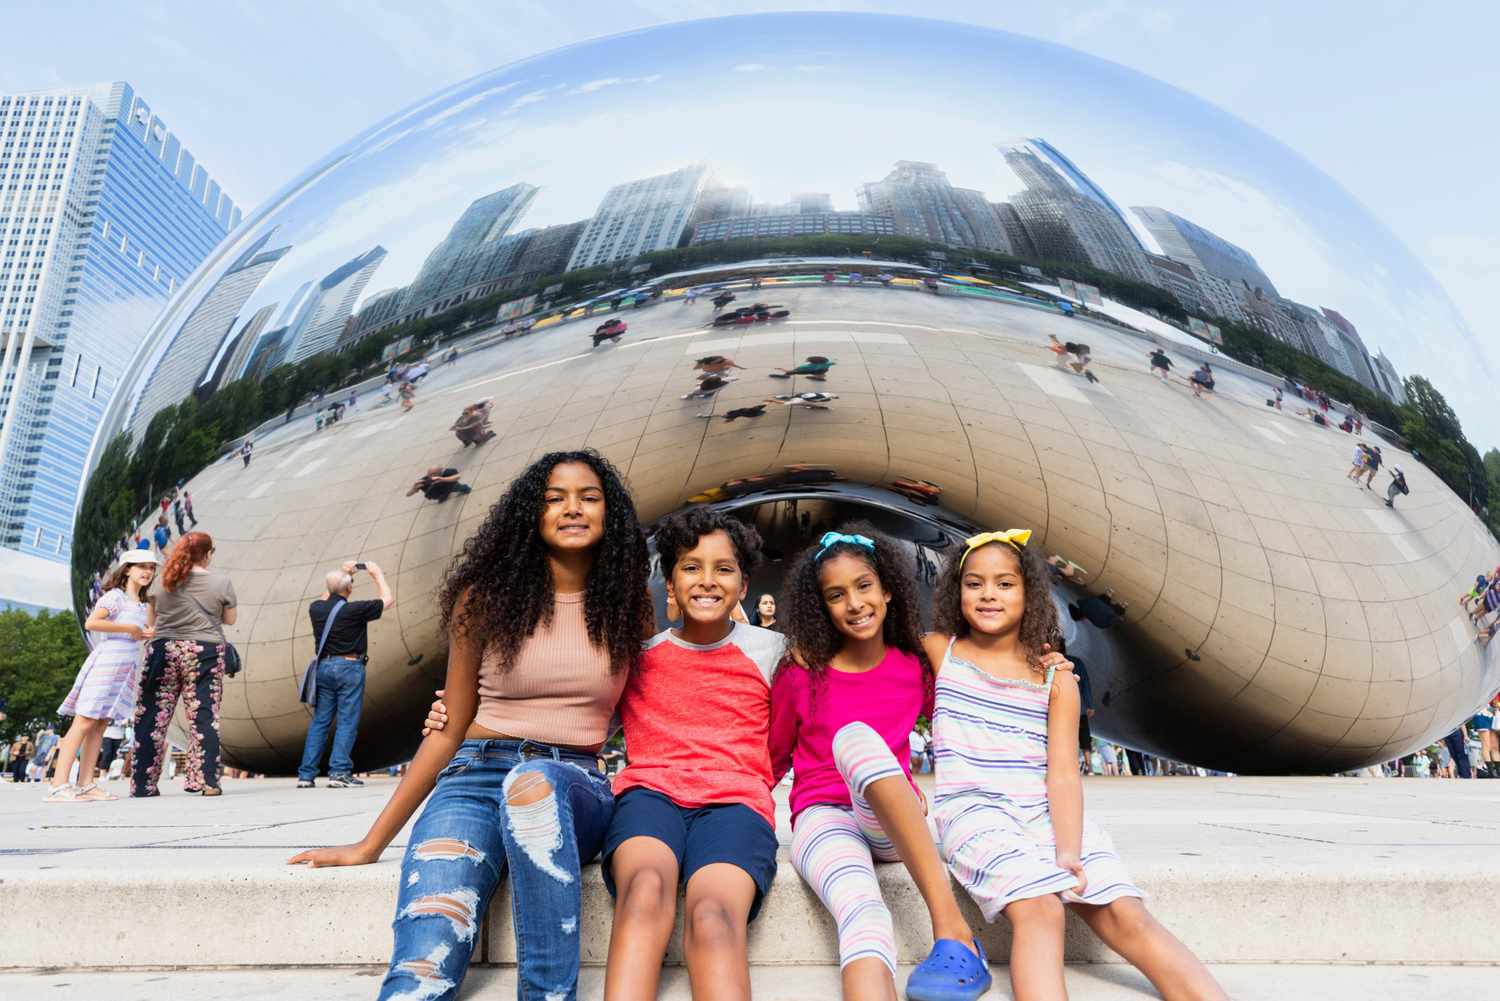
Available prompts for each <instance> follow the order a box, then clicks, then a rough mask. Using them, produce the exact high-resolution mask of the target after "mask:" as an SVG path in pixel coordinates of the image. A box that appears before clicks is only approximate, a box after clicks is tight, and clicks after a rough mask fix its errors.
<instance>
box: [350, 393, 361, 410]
mask: <svg viewBox="0 0 1500 1001" xmlns="http://www.w3.org/2000/svg"><path fill="white" fill-rule="evenodd" d="M358 405H359V391H358V390H355V389H351V390H349V409H350V410H353V409H354V408H355V407H356V406H358Z"/></svg>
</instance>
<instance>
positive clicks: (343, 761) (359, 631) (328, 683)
mask: <svg viewBox="0 0 1500 1001" xmlns="http://www.w3.org/2000/svg"><path fill="white" fill-rule="evenodd" d="M360 570H364V571H366V572H367V573H369V575H370V580H371V581H373V582H374V584H375V590H376V594H377V595H378V597H376V598H374V599H372V600H368V601H351V600H350V596H351V595H352V594H353V593H354V574H355V573H356V572H358V571H360ZM325 583H326V584H327V587H328V589H327V590H326V591H325V592H323V595H322V596H321V597H319V598H318V599H317V600H316V601H314V602H313V603H312V604H310V605H309V606H308V608H307V616H308V618H309V620H311V622H312V630H313V635H314V636H316V637H318V641H317V642H318V651H317V657H318V663H317V666H316V667H314V668H313V671H314V672H315V676H314V678H313V679H312V684H313V687H314V691H315V697H314V700H313V706H314V712H313V718H312V723H311V724H310V725H309V726H308V730H307V739H306V740H305V741H304V742H303V744H302V762H301V764H300V765H299V766H298V767H297V788H298V789H311V788H313V786H314V785H316V784H317V777H318V766H319V765H320V764H321V762H322V760H323V749H324V748H325V747H326V746H327V745H328V738H329V734H330V732H331V733H332V735H333V752H332V754H331V755H330V756H329V758H328V787H329V788H330V789H342V788H346V787H348V786H360V785H364V783H363V782H361V781H360V780H359V779H357V778H355V777H354V758H353V753H354V741H355V738H356V737H358V736H359V717H360V713H361V711H362V710H363V708H364V697H365V665H366V664H368V663H369V661H370V652H369V651H370V646H369V644H370V640H369V625H370V623H371V622H374V621H375V620H376V619H378V618H380V616H381V615H383V614H384V613H385V611H386V609H388V608H391V607H393V606H394V605H395V604H396V599H395V596H394V595H393V594H392V593H391V586H390V584H388V583H386V579H385V574H384V573H382V572H381V570H380V567H379V565H378V564H375V563H345V564H344V565H343V566H342V567H340V568H339V569H338V570H334V571H331V572H329V574H328V575H327V577H326V578H325Z"/></svg>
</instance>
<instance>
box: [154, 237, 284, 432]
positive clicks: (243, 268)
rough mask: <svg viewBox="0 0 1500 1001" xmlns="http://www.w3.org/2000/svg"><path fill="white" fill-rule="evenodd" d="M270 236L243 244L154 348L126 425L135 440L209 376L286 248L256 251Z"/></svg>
mask: <svg viewBox="0 0 1500 1001" xmlns="http://www.w3.org/2000/svg"><path fill="white" fill-rule="evenodd" d="M270 238H271V233H270V232H269V231H267V232H266V233H265V235H263V236H262V237H261V238H260V239H258V240H256V241H255V242H254V243H253V244H251V245H250V246H249V247H247V248H246V249H245V251H244V253H242V254H240V256H239V257H238V258H237V259H236V260H235V261H234V263H233V264H231V265H230V266H229V268H228V270H226V271H225V272H224V273H223V274H222V275H220V276H219V279H218V281H216V282H214V284H213V285H212V286H211V287H210V288H209V290H208V291H207V292H205V293H204V295H203V298H201V299H199V300H198V304H197V305H196V306H194V307H193V311H192V312H191V313H189V314H188V318H187V319H186V320H185V321H183V323H182V325H181V326H180V327H178V328H177V330H176V332H175V333H174V334H173V336H172V338H171V339H170V340H167V341H163V342H162V343H161V344H159V345H157V346H156V348H155V350H156V353H157V357H158V358H159V359H160V360H159V361H158V362H157V363H156V364H155V365H154V366H152V367H151V368H150V371H151V377H150V379H149V380H147V382H146V384H145V385H144V387H142V389H141V393H140V398H139V399H138V400H137V401H136V402H135V405H134V406H133V407H132V412H131V415H130V419H129V422H128V423H127V425H126V427H127V429H128V430H129V431H130V433H131V435H133V436H134V437H135V438H136V440H137V441H139V440H140V437H141V435H143V434H145V433H146V427H147V426H148V425H149V424H150V423H151V418H153V417H155V416H156V415H157V414H158V413H160V412H161V411H163V410H165V409H166V408H167V407H170V406H174V405H176V404H178V403H181V402H182V401H183V400H184V399H185V398H186V397H187V396H189V395H190V394H191V393H192V392H193V390H194V388H195V387H197V385H198V384H199V383H200V382H202V381H203V380H204V378H205V377H207V376H208V375H209V372H208V369H209V368H210V363H211V362H213V361H214V360H215V359H216V358H217V357H218V355H219V353H220V351H221V347H222V346H223V344H224V342H225V340H226V339H227V338H228V337H229V333H230V328H231V326H232V325H233V323H234V321H235V319H236V318H237V317H238V316H239V313H240V308H241V307H242V306H244V305H245V301H246V300H247V299H249V298H250V296H251V295H253V294H254V292H255V290H256V288H257V287H259V286H260V283H261V281H262V280H263V279H264V278H265V277H266V275H267V274H269V273H270V271H271V269H272V268H273V267H275V266H276V262H277V261H279V260H281V259H282V257H284V256H286V253H287V251H288V250H290V249H291V248H290V247H281V248H278V249H276V250H270V251H262V249H261V248H263V247H264V246H265V245H266V242H267V241H268V240H270Z"/></svg>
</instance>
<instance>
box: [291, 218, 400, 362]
mask: <svg viewBox="0 0 1500 1001" xmlns="http://www.w3.org/2000/svg"><path fill="white" fill-rule="evenodd" d="M385 254H386V250H385V248H384V247H373V248H371V249H370V250H367V251H365V252H364V253H363V254H360V255H359V256H358V257H356V258H354V259H353V260H351V261H347V262H345V263H344V264H343V265H341V266H339V267H337V268H335V269H334V270H333V271H331V272H329V274H328V275H327V276H326V277H324V279H323V280H322V281H320V282H318V284H317V287H315V288H314V289H313V290H312V294H311V295H310V296H309V297H308V301H307V304H306V305H305V306H304V307H303V310H304V313H303V315H302V316H301V317H300V319H301V326H300V329H294V330H293V334H292V339H291V340H290V341H288V342H287V345H286V346H285V347H284V348H283V349H282V353H283V355H284V356H285V358H286V360H287V361H288V362H289V363H291V364H293V365H295V364H296V363H297V362H299V361H301V360H302V359H304V358H311V357H312V356H313V355H315V354H320V353H322V352H324V351H331V350H333V348H334V346H335V345H336V344H337V342H338V339H339V334H341V333H343V330H344V321H346V320H348V319H349V317H350V316H352V315H353V314H354V304H355V303H356V302H358V301H359V294H360V293H361V292H363V291H364V290H365V286H366V285H368V284H369V283H370V276H371V275H373V274H374V273H375V269H376V268H378V267H380V262H381V261H383V260H385Z"/></svg>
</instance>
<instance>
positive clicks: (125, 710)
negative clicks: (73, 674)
mask: <svg viewBox="0 0 1500 1001" xmlns="http://www.w3.org/2000/svg"><path fill="white" fill-rule="evenodd" d="M95 607H96V608H103V609H104V610H105V612H106V613H108V618H109V620H110V621H111V622H115V623H121V622H128V623H130V624H131V625H136V626H142V627H144V626H145V625H146V611H147V609H146V603H145V602H143V601H131V600H130V598H129V597H127V596H126V594H125V592H124V591H122V590H120V589H119V588H113V589H111V590H109V591H106V592H104V595H103V596H102V597H101V598H100V599H99V604H98V605H96V606H95ZM92 635H93V636H94V637H98V638H95V639H94V640H93V644H94V649H93V651H92V652H91V653H90V654H89V655H88V659H87V660H85V661H84V662H83V666H82V667H81V668H79V669H78V677H77V678H76V679H75V680H74V682H73V690H72V691H70V692H68V697H67V698H66V699H64V700H63V703H62V705H60V706H58V707H57V714H58V715H59V716H85V717H87V718H89V719H107V720H110V721H111V722H115V723H128V722H129V721H130V719H131V718H132V716H133V715H134V714H135V700H136V693H137V686H138V685H139V683H140V679H139V675H140V668H141V654H142V652H143V650H144V648H145V644H143V643H142V642H141V641H140V640H137V639H131V638H130V637H129V636H126V635H125V634H124V633H94V634H92Z"/></svg>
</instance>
